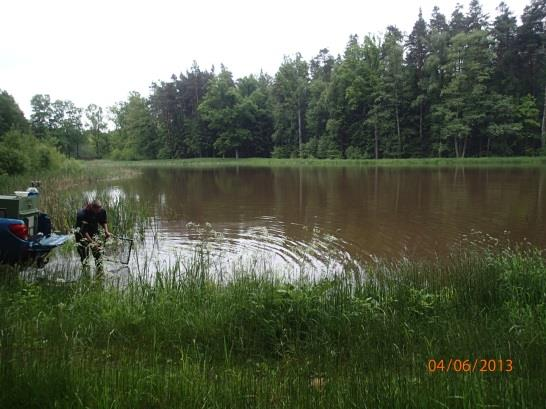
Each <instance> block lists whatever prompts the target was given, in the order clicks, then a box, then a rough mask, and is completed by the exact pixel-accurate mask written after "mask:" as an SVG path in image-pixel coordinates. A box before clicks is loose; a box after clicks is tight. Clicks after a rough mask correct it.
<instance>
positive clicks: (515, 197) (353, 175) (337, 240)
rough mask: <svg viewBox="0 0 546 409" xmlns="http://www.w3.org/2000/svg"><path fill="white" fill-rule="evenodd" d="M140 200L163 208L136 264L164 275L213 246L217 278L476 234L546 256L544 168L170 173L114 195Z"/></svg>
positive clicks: (149, 175)
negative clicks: (239, 266) (255, 267)
mask: <svg viewBox="0 0 546 409" xmlns="http://www.w3.org/2000/svg"><path fill="white" fill-rule="evenodd" d="M135 193H136V194H138V196H139V197H140V200H143V201H146V202H148V203H150V204H151V205H153V207H154V209H155V214H156V218H155V222H154V225H153V227H152V228H150V229H149V230H148V231H147V241H146V243H147V244H146V245H144V246H142V245H141V248H140V254H139V257H140V258H141V259H142V257H144V258H145V259H146V260H147V261H151V260H153V262H154V263H155V264H156V266H159V265H160V264H161V263H164V264H169V263H172V262H173V260H174V259H176V257H181V258H182V259H187V257H188V256H189V254H191V253H192V252H193V251H194V249H195V247H196V245H197V244H199V243H202V242H203V239H204V238H205V241H206V242H207V249H208V251H209V252H210V254H211V255H212V256H213V259H214V260H216V261H214V262H213V263H216V265H217V266H219V269H220V270H222V269H225V268H229V265H230V264H233V263H235V264H236V263H241V262H242V263H251V264H252V263H256V262H257V260H258V261H259V262H262V261H264V262H265V264H266V265H270V266H274V267H275V268H278V269H280V270H284V271H290V272H296V273H297V272H301V269H302V268H303V269H306V270H307V271H310V270H312V271H318V272H324V271H330V270H332V269H335V268H337V267H339V266H341V265H343V264H344V263H347V262H360V261H366V260H369V259H370V257H379V258H387V259H395V258H400V257H408V258H410V259H423V258H432V257H436V256H439V257H442V256H445V255H446V254H448V252H449V251H450V249H451V248H452V247H453V246H454V245H455V244H456V243H457V242H460V241H461V240H462V239H464V237H465V235H467V236H470V237H478V236H480V237H481V234H478V233H476V232H481V233H483V234H489V235H491V236H493V237H496V238H499V239H504V238H509V239H510V240H512V241H524V240H528V241H530V242H531V243H533V244H536V245H538V246H540V247H545V246H546V168H470V169H469V168H466V169H464V168H398V167H396V168H394V167H393V168H360V167H346V168H340V167H303V168H248V167H240V168H235V167H226V168H214V169H181V168H176V169H165V168H161V169H143V172H142V175H141V176H139V177H136V178H134V179H130V180H125V181H117V182H116V186H114V187H111V194H112V195H118V196H119V197H123V196H124V195H125V194H135ZM137 252H138V250H137ZM143 255H144V256H143ZM141 261H142V260H141Z"/></svg>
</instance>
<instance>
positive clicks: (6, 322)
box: [0, 246, 546, 408]
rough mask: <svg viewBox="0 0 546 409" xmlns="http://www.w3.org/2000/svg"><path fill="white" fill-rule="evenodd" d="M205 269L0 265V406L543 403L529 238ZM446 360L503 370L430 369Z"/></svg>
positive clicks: (544, 285)
mask: <svg viewBox="0 0 546 409" xmlns="http://www.w3.org/2000/svg"><path fill="white" fill-rule="evenodd" d="M209 268H210V265H209V264H208V259H207V256H206V253H204V252H200V251H198V252H196V254H195V257H194V258H193V259H191V260H190V261H188V260H180V262H179V263H175V264H174V265H173V266H171V268H169V269H167V270H166V271H163V272H159V273H157V275H156V277H155V279H154V280H152V281H150V280H149V279H148V278H147V277H146V278H139V277H133V278H132V279H131V280H129V281H128V283H126V284H125V285H123V286H116V285H112V284H111V282H108V281H107V282H102V283H97V282H94V281H91V280H88V279H83V278H82V279H79V280H77V281H75V282H72V283H59V282H58V281H55V280H41V281H32V280H23V279H21V278H20V275H18V274H17V272H13V271H11V272H9V271H3V272H2V281H1V282H0V300H1V301H0V304H1V305H0V307H1V308H0V311H1V312H0V328H1V332H0V407H9V408H16V407H21V408H26V407H28V408H31V407H41V408H44V407H67V408H68V407H70V408H73V407H95V408H103V407H104V408H111V407H115V408H138V407H142V408H149V407H212V408H237V407H256V408H261V407H263V408H266V407H267V408H270V407H294V408H306V407H324V408H331V407H392V408H402V407H404V408H406V407H421V408H427V407H450V408H452V407H455V408H473V407H485V406H491V407H503V408H523V407H543V404H544V398H545V395H544V393H545V392H544V387H543V385H544V381H545V380H546V356H545V355H544V350H545V348H546V264H545V260H544V257H543V254H542V253H541V252H540V251H539V250H537V249H535V248H532V247H530V246H527V247H501V248H499V249H497V250H495V251H493V250H490V249H481V250H477V249H475V250H473V249H470V250H464V249H463V250H461V252H458V253H457V254H454V255H453V258H452V260H451V262H450V263H449V264H442V263H413V262H411V261H408V260H405V261H403V262H399V263H389V264H386V263H381V262H377V263H371V264H369V265H367V266H366V267H365V268H364V271H365V274H364V275H361V273H359V275H361V276H359V277H358V279H354V278H355V275H354V274H353V272H352V271H346V274H344V275H343V276H339V277H337V278H332V277H330V278H322V279H317V280H311V279H301V280H297V281H287V280H283V279H280V278H278V277H275V276H273V275H265V276H264V275H259V274H253V272H252V271H248V270H247V267H244V268H245V271H244V273H239V274H237V273H235V274H231V275H229V277H230V278H229V279H222V278H220V277H219V276H218V275H212V274H209ZM69 269H70V267H67V271H68V270H69ZM226 276H228V275H226ZM449 358H454V359H456V358H459V359H470V360H473V359H481V358H483V359H495V360H497V361H498V360H499V359H501V360H503V362H506V360H507V359H510V360H511V361H512V363H513V370H512V371H511V372H510V373H507V372H499V371H498V369H497V370H496V371H494V372H479V371H476V372H474V373H455V372H453V371H452V372H450V373H445V372H444V373H443V372H441V371H439V370H438V371H436V372H434V373H431V372H429V371H428V369H427V363H428V361H429V359H435V360H440V359H445V360H446V361H445V362H446V363H447V361H448V360H449ZM497 368H498V364H497ZM505 369H506V366H505Z"/></svg>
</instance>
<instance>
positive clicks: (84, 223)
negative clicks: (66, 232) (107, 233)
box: [76, 207, 108, 241]
mask: <svg viewBox="0 0 546 409" xmlns="http://www.w3.org/2000/svg"><path fill="white" fill-rule="evenodd" d="M107 222H108V220H107V216H106V210H104V209H100V210H99V211H98V212H96V213H95V212H93V211H92V210H89V209H87V208H85V207H84V208H83V209H80V210H78V213H77V215H76V228H77V229H78V228H79V232H78V230H76V241H80V240H81V239H83V238H84V237H85V233H88V234H89V235H90V236H91V237H93V236H94V235H96V234H98V232H99V225H103V224H104V223H107Z"/></svg>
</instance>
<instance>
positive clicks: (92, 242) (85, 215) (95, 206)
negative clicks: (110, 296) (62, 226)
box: [75, 199, 110, 278]
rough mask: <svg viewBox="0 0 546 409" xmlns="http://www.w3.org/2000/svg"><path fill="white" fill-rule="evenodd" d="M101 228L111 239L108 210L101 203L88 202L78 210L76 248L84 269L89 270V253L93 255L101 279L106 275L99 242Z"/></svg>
mask: <svg viewBox="0 0 546 409" xmlns="http://www.w3.org/2000/svg"><path fill="white" fill-rule="evenodd" d="M99 226H100V227H102V228H103V229H104V235H105V237H106V238H108V237H110V232H109V231H108V218H107V215H106V210H104V209H103V207H102V205H101V202H100V201H99V200H98V199H94V200H92V201H90V202H88V203H87V204H86V205H85V207H83V208H81V209H80V210H78V213H77V215H76V232H75V236H76V247H77V249H78V254H79V255H80V259H81V262H82V265H83V268H84V271H85V270H86V269H87V268H88V265H89V262H88V259H89V253H91V254H93V258H94V259H95V266H96V269H97V272H96V277H97V278H101V277H102V275H103V274H104V267H103V265H102V247H101V245H100V243H99V241H98V234H99Z"/></svg>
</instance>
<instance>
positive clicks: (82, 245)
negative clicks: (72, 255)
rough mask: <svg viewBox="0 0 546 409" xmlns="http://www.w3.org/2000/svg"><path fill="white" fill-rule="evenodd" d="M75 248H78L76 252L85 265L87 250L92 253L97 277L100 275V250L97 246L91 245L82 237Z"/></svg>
mask: <svg viewBox="0 0 546 409" xmlns="http://www.w3.org/2000/svg"><path fill="white" fill-rule="evenodd" d="M76 248H77V249H78V254H79V255H80V260H81V262H82V264H83V265H84V266H85V262H86V260H87V259H88V258H89V250H91V254H93V258H94V259H95V266H96V268H97V277H100V276H102V274H103V267H102V251H101V249H100V247H99V246H91V245H89V242H88V241H87V240H86V239H82V240H80V241H78V242H77V245H76Z"/></svg>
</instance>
